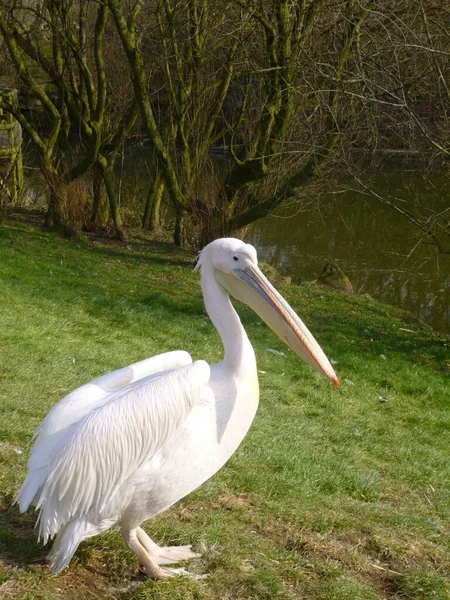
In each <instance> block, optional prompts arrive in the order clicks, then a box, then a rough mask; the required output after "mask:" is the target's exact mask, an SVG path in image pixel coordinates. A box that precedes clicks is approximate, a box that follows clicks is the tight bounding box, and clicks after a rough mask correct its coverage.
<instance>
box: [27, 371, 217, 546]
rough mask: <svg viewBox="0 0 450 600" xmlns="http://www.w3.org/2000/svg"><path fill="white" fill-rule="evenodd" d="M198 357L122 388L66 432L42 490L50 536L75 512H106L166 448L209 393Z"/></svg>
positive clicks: (43, 524)
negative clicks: (139, 470)
mask: <svg viewBox="0 0 450 600" xmlns="http://www.w3.org/2000/svg"><path fill="white" fill-rule="evenodd" d="M209 377H210V369H209V365H208V364H207V363H206V362H204V361H197V362H195V363H193V364H192V365H187V366H184V367H181V368H179V369H176V370H174V371H169V372H167V373H164V374H162V375H160V376H159V377H152V376H150V377H149V378H143V379H141V380H139V381H138V382H137V383H134V384H132V385H130V386H128V387H126V388H124V389H122V390H120V391H118V392H116V394H115V396H114V397H113V398H111V400H110V401H109V402H108V403H107V404H104V405H102V406H100V407H99V408H96V409H95V410H93V411H92V412H91V413H90V414H88V415H87V416H86V417H84V419H82V421H80V422H79V423H76V424H74V425H73V426H72V427H71V428H70V429H69V430H68V431H67V433H66V437H65V439H64V441H63V443H62V444H61V445H60V447H59V449H58V454H57V456H55V457H54V459H53V461H52V463H51V465H50V469H49V474H48V476H47V478H46V480H45V482H44V484H43V486H42V488H41V490H40V493H39V494H38V503H37V508H38V509H40V510H41V514H40V517H39V519H40V526H39V532H40V535H41V536H42V537H43V538H44V542H46V541H47V539H48V538H49V537H52V536H54V535H55V534H56V533H57V532H58V530H59V529H60V528H61V527H62V526H63V525H64V524H65V523H67V522H68V521H69V520H70V519H71V518H73V517H75V516H81V515H83V514H86V513H87V512H88V511H89V510H91V509H94V510H95V511H98V512H101V511H102V510H103V508H104V506H105V504H106V503H107V502H108V500H109V499H110V498H111V497H112V496H113V495H114V493H115V492H116V491H117V490H118V488H119V487H120V485H122V483H123V482H124V481H126V479H127V478H128V477H129V476H130V475H131V474H132V473H133V472H134V471H135V470H136V469H137V468H138V467H139V466H140V465H141V464H143V463H144V462H145V461H147V460H148V459H149V458H151V457H152V456H153V455H154V454H155V452H157V450H158V449H160V448H161V447H162V446H164V444H165V443H166V441H167V440H168V439H169V438H170V437H171V436H172V435H173V433H174V432H175V431H176V430H177V429H178V428H179V427H180V425H181V424H182V423H183V422H184V420H185V419H186V416H187V415H188V413H189V412H190V410H191V409H192V407H193V406H194V405H195V404H197V403H198V402H199V401H200V400H201V398H202V397H204V395H205V388H206V386H207V383H208V381H209Z"/></svg>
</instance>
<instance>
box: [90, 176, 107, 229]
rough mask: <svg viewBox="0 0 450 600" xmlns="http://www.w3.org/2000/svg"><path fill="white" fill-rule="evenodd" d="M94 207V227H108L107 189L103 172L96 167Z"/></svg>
mask: <svg viewBox="0 0 450 600" xmlns="http://www.w3.org/2000/svg"><path fill="white" fill-rule="evenodd" d="M93 196H94V201H93V206H92V215H91V218H90V223H91V225H92V226H93V227H101V228H104V227H106V225H107V223H108V205H107V199H106V187H105V181H104V179H103V175H102V170H101V168H100V167H99V166H95V168H94V171H93Z"/></svg>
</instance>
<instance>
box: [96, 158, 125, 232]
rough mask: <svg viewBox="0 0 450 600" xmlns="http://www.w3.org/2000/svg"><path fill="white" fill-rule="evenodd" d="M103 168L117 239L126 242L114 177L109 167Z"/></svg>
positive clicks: (103, 166)
mask: <svg viewBox="0 0 450 600" xmlns="http://www.w3.org/2000/svg"><path fill="white" fill-rule="evenodd" d="M101 166H102V175H103V181H104V182H105V187H106V193H107V194H108V201H109V211H110V214H111V218H112V221H113V224H114V230H115V232H116V236H117V239H119V240H121V241H124V240H125V233H124V231H123V229H122V218H121V216H120V210H119V204H118V202H117V194H116V189H115V187H114V177H113V174H112V170H111V167H110V166H109V165H101Z"/></svg>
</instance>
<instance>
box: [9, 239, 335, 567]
mask: <svg viewBox="0 0 450 600" xmlns="http://www.w3.org/2000/svg"><path fill="white" fill-rule="evenodd" d="M196 269H200V272H201V287H202V292H203V298H204V302H205V307H206V311H207V313H208V315H209V317H210V319H211V321H212V323H213V324H214V326H215V328H216V329H217V331H218V332H219V335H220V337H221V340H222V344H223V349H224V357H223V360H222V362H220V363H219V364H216V365H212V366H210V365H208V364H207V363H206V362H205V361H203V360H197V361H195V362H192V359H191V357H190V355H189V354H188V353H187V352H184V351H181V350H180V351H173V352H168V353H165V354H159V355H157V356H154V357H152V358H148V359H146V360H143V361H141V362H137V363H134V364H132V365H130V366H128V367H125V368H123V369H119V370H117V371H113V372H112V373H109V374H107V375H103V376H101V377H97V378H96V379H93V380H92V381H90V382H89V383H87V384H85V385H83V386H82V387H80V388H78V389H77V390H75V391H73V392H72V393H70V394H69V395H68V396H66V397H65V398H63V399H62V400H61V401H60V402H58V403H57V404H56V405H55V406H53V407H52V409H51V410H50V412H49V413H48V414H47V416H46V417H45V419H44V421H43V422H42V423H41V425H40V427H39V428H38V430H37V431H36V433H35V443H34V446H33V449H32V451H31V456H30V459H29V461H28V473H27V476H26V478H25V480H24V482H23V484H22V487H21V488H20V490H19V492H18V494H17V499H16V501H18V502H19V504H20V511H21V512H24V511H25V510H27V508H28V507H29V505H30V504H31V503H33V504H34V505H35V506H36V510H38V511H39V517H38V521H37V525H38V527H39V537H40V538H42V539H43V541H44V543H46V542H47V541H48V540H49V539H53V538H55V541H54V543H53V547H52V549H51V552H50V554H49V557H48V558H49V561H50V566H51V568H52V570H53V571H54V572H59V571H61V569H63V568H64V567H66V566H67V565H68V563H69V561H70V560H71V558H72V556H73V554H74V552H75V551H76V549H77V547H78V545H79V544H80V543H81V542H82V541H83V540H85V539H87V538H90V537H92V536H94V535H97V534H100V533H103V532H105V531H107V530H108V529H110V528H111V527H113V526H116V525H119V526H120V527H121V530H122V535H123V538H124V540H125V543H126V545H127V546H128V548H129V549H130V550H131V551H132V552H134V554H136V556H137V557H138V559H139V561H140V562H141V564H142V566H143V568H144V570H145V573H146V574H147V575H148V576H149V577H151V578H154V579H162V578H165V577H170V576H173V575H174V573H177V569H169V568H167V567H165V566H164V565H167V564H175V563H179V562H181V561H183V560H187V559H189V558H192V557H195V556H198V554H195V553H194V552H192V550H191V547H190V546H177V547H175V546H171V547H161V546H159V545H158V544H156V543H155V542H154V541H153V540H152V539H151V538H150V537H149V536H148V535H147V533H146V532H145V531H144V530H143V529H142V528H141V524H142V522H143V521H145V520H147V519H149V518H151V517H154V516H155V515H157V514H159V513H161V512H162V511H164V510H166V509H167V508H169V507H170V506H172V505H173V504H174V503H175V502H177V501H178V500H180V499H181V498H183V497H184V496H186V495H187V494H189V493H190V492H192V491H193V490H195V489H196V488H197V487H198V486H200V485H201V484H202V483H204V482H205V481H206V480H207V479H209V478H210V477H211V476H212V475H213V474H214V473H216V472H217V471H218V470H219V469H220V468H221V467H222V466H223V465H224V464H225V463H226V462H227V460H228V459H229V458H230V456H231V455H232V454H233V453H234V452H235V450H236V449H237V447H238V446H239V444H240V443H241V441H242V439H243V438H244V436H245V435H246V433H247V431H248V429H249V427H250V425H251V423H252V421H253V418H254V416H255V413H256V409H257V407H258V401H259V386H258V375H257V368H256V360H255V353H254V351H253V348H252V346H251V344H250V342H249V339H248V337H247V335H246V332H245V330H244V328H243V326H242V324H241V321H240V319H239V316H238V315H237V313H236V311H235V309H234V308H233V305H232V304H231V302H230V296H233V297H234V298H237V299H238V300H241V301H242V302H245V303H246V304H248V305H249V306H250V307H251V308H252V309H253V310H254V311H255V312H256V313H257V314H258V315H259V316H260V317H261V318H262V319H263V320H264V321H265V322H266V323H267V325H268V326H269V327H270V328H271V329H272V330H273V331H274V332H275V333H276V334H277V335H278V336H279V337H280V338H281V339H282V340H283V341H284V342H286V344H287V345H288V346H289V347H290V348H291V349H292V350H293V351H294V352H295V353H296V354H298V356H300V357H301V358H302V359H304V360H305V361H306V362H307V363H309V364H310V365H311V366H312V367H314V368H315V369H316V370H318V371H319V372H321V373H322V374H323V375H325V376H326V377H327V378H328V379H329V380H331V381H332V382H333V383H334V385H336V386H337V385H338V379H337V377H336V375H335V373H334V371H333V368H332V366H331V365H330V363H329V361H328V359H327V358H326V356H325V354H324V353H323V351H322V349H321V348H320V346H319V345H318V343H317V342H316V340H315V339H314V337H313V336H312V335H311V333H310V332H309V331H308V329H307V328H306V326H305V325H304V324H303V323H302V321H301V320H300V318H299V317H298V316H297V315H296V314H295V312H294V311H293V309H292V308H291V307H290V306H289V305H288V304H287V302H286V301H285V300H284V299H283V298H282V296H281V295H280V294H279V293H278V292H277V291H276V290H275V288H274V287H273V286H272V285H271V284H270V282H269V281H268V280H267V279H266V277H265V276H264V275H263V273H262V272H261V271H260V269H259V268H258V263H257V257H256V250H255V248H254V247H253V246H251V245H249V244H245V243H244V242H242V241H240V240H237V239H233V238H222V239H218V240H215V241H213V242H211V243H210V244H208V245H207V246H206V247H205V248H204V249H203V250H202V252H201V253H200V254H199V258H198V262H197V266H196Z"/></svg>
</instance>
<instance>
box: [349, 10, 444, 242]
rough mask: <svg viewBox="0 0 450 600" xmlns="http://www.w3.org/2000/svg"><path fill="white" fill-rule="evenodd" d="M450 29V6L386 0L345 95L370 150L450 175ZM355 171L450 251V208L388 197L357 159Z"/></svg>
mask: <svg viewBox="0 0 450 600" xmlns="http://www.w3.org/2000/svg"><path fill="white" fill-rule="evenodd" d="M449 32H450V11H449V10H448V7H447V8H446V7H445V6H443V5H441V4H440V3H435V2H425V1H424V0H419V1H417V2H415V3H411V2H408V1H405V2H397V3H395V5H394V4H391V3H390V2H389V0H386V1H385V2H383V3H381V4H379V5H378V6H377V9H373V10H371V12H370V15H369V18H368V21H367V27H366V28H365V29H364V35H362V36H361V39H360V40H359V44H358V51H357V61H356V63H355V69H354V71H355V75H356V76H355V78H354V81H353V82H352V83H351V85H349V86H347V88H346V90H345V92H344V93H345V94H346V95H347V98H348V102H349V103H352V104H353V105H354V107H357V108H355V109H354V114H357V115H358V119H359V121H360V123H361V125H360V127H359V131H360V132H362V135H360V137H359V146H360V148H363V149H364V150H365V154H366V155H367V154H368V153H370V152H372V153H373V152H374V151H377V150H378V151H380V150H381V151H382V152H383V154H388V155H389V154H392V153H394V152H398V153H400V155H403V156H405V157H410V156H413V157H414V158H415V159H416V161H421V163H422V168H424V169H427V168H428V169H433V168H434V169H436V168H437V169H442V167H444V170H446V171H447V172H448V166H447V165H448V160H449V158H450V128H449V123H450V120H449V117H450V90H449V84H448V81H449V76H450V53H449V51H448V48H449V46H450V33H449ZM368 116H369V117H368ZM347 168H348V170H349V172H350V173H351V174H352V175H353V176H354V178H355V179H356V181H357V182H358V184H359V187H360V189H362V190H363V191H365V192H366V193H367V194H369V195H370V196H371V197H372V198H375V199H377V200H378V201H380V202H382V203H383V204H387V205H389V206H390V207H391V208H392V209H393V210H395V211H397V212H398V213H400V214H402V215H403V216H404V217H405V218H406V219H407V220H409V221H410V222H411V223H412V224H413V225H414V226H415V227H416V228H417V231H418V233H419V239H420V240H421V241H422V242H424V243H432V244H434V245H435V246H436V247H437V249H438V250H439V251H440V252H443V253H450V207H447V208H445V209H444V210H440V209H438V210H436V209H435V208H434V207H432V206H428V205H426V204H424V203H423V202H422V201H421V199H420V198H410V199H408V200H405V199H404V198H394V197H392V196H389V195H387V194H384V195H381V194H380V193H378V192H376V191H375V190H373V189H372V188H371V187H370V186H369V185H368V184H367V182H366V181H363V176H361V174H360V173H358V169H357V165H356V164H355V161H354V159H353V157H348V161H347Z"/></svg>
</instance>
